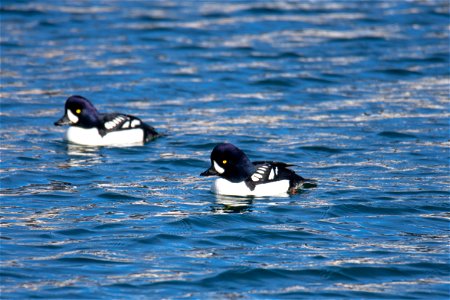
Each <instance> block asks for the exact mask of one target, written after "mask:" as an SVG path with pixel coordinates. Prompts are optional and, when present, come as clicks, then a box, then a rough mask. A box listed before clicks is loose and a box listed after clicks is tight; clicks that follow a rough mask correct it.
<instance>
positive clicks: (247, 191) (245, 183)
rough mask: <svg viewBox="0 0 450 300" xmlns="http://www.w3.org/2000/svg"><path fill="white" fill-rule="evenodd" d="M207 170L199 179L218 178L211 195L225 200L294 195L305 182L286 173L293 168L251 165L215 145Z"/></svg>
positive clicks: (239, 155)
mask: <svg viewBox="0 0 450 300" xmlns="http://www.w3.org/2000/svg"><path fill="white" fill-rule="evenodd" d="M210 160H211V166H210V167H209V168H208V169H207V170H206V171H204V172H202V173H201V174H200V176H219V178H218V179H216V180H215V181H214V182H213V184H212V186H211V191H212V192H213V193H215V194H218V195H228V196H242V197H247V196H255V197H265V196H289V195H292V194H295V193H296V192H297V191H298V189H299V188H301V187H302V185H303V183H305V182H312V180H310V179H305V178H303V177H302V176H300V175H298V174H296V173H295V172H294V171H293V170H291V169H289V167H292V166H294V165H292V164H286V163H283V162H277V161H255V162H251V161H250V159H249V158H248V156H247V155H246V154H245V153H244V152H243V151H242V150H241V149H239V148H238V147H236V146H235V145H233V144H230V143H220V144H217V145H216V146H215V147H214V149H213V150H212V152H211V155H210Z"/></svg>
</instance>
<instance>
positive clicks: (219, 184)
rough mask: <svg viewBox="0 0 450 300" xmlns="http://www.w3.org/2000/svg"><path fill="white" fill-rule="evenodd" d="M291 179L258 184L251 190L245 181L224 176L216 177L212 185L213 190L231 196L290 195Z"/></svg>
mask: <svg viewBox="0 0 450 300" xmlns="http://www.w3.org/2000/svg"><path fill="white" fill-rule="evenodd" d="M288 189H289V180H278V181H272V182H269V183H264V184H257V185H256V187H255V189H254V190H253V191H251V190H250V189H249V188H248V186H247V185H246V184H245V182H243V181H242V182H239V183H233V182H231V181H228V180H226V179H223V178H219V179H216V180H215V181H214V183H213V184H212V186H211V191H212V192H213V193H216V194H219V195H230V196H255V197H267V196H278V197H286V196H288V193H287V191H288Z"/></svg>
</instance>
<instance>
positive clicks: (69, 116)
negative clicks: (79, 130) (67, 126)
mask: <svg viewBox="0 0 450 300" xmlns="http://www.w3.org/2000/svg"><path fill="white" fill-rule="evenodd" d="M67 117H68V118H69V120H70V122H72V123H73V124H76V123H77V122H78V117H77V116H75V115H74V114H73V113H72V111H71V110H70V109H68V110H67Z"/></svg>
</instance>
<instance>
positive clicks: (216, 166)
mask: <svg viewBox="0 0 450 300" xmlns="http://www.w3.org/2000/svg"><path fill="white" fill-rule="evenodd" d="M213 166H214V169H215V170H216V171H217V173H219V174H223V172H225V169H224V168H222V167H221V166H219V164H218V163H217V162H216V161H215V160H214V161H213Z"/></svg>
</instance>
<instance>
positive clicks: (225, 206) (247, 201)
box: [212, 195, 254, 213]
mask: <svg viewBox="0 0 450 300" xmlns="http://www.w3.org/2000/svg"><path fill="white" fill-rule="evenodd" d="M215 197H216V204H217V205H218V206H214V207H213V208H212V211H213V212H215V213H218V212H223V213H243V212H251V205H252V203H253V199H254V197H232V196H226V195H215Z"/></svg>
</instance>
